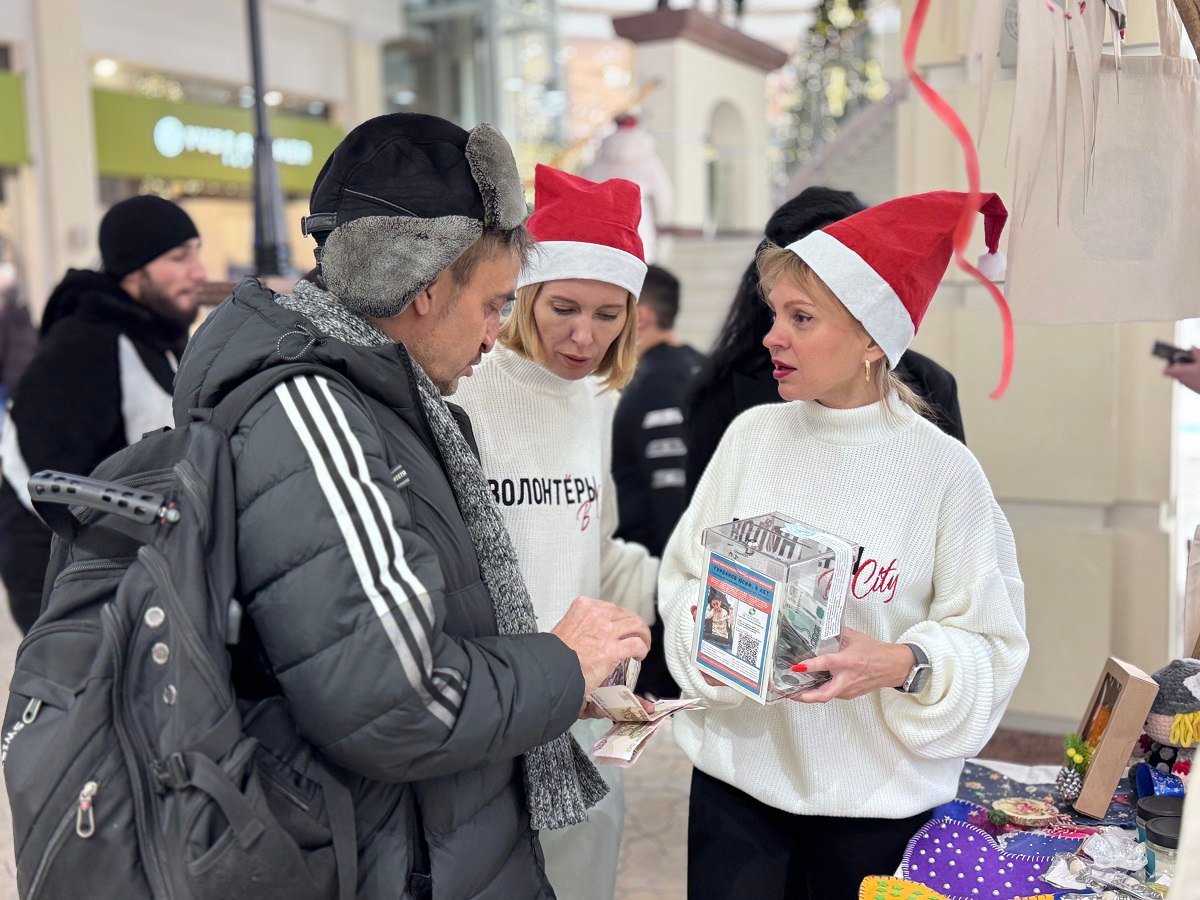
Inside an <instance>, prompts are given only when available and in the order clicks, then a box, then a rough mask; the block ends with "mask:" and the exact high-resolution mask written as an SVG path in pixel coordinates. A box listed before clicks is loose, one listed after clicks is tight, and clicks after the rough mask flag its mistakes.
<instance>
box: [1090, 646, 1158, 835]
mask: <svg viewBox="0 0 1200 900" xmlns="http://www.w3.org/2000/svg"><path fill="white" fill-rule="evenodd" d="M1157 696H1158V683H1157V682H1156V681H1155V680H1154V679H1153V678H1151V677H1150V676H1149V675H1147V674H1146V673H1145V672H1143V671H1142V670H1141V669H1139V668H1138V667H1137V666H1134V665H1130V664H1129V663H1127V662H1125V661H1124V660H1120V659H1117V658H1116V657H1115V656H1110V657H1109V658H1108V661H1107V662H1105V664H1104V669H1103V671H1101V673H1100V678H1099V679H1098V680H1097V682H1096V688H1095V690H1094V691H1092V699H1091V702H1090V703H1088V706H1087V710H1086V711H1085V713H1084V716H1083V721H1082V723H1081V724H1080V726H1079V733H1080V734H1081V735H1083V740H1084V742H1085V743H1086V744H1087V745H1088V746H1089V747H1091V748H1092V762H1091V764H1090V765H1089V766H1088V770H1087V775H1085V776H1084V778H1083V789H1082V790H1081V791H1080V793H1079V799H1078V800H1076V801H1075V803H1074V806H1075V809H1076V810H1077V811H1079V812H1081V813H1083V814H1084V815H1085V816H1091V817H1092V818H1094V819H1102V818H1104V816H1105V814H1106V813H1107V812H1108V807H1109V804H1111V803H1112V798H1113V792H1114V791H1116V789H1117V783H1118V782H1119V781H1120V780H1121V776H1122V775H1123V774H1124V773H1125V770H1126V768H1127V767H1128V766H1129V757H1130V756H1131V755H1132V753H1133V748H1134V746H1135V745H1136V744H1137V742H1138V738H1139V737H1141V735H1142V728H1143V726H1144V725H1145V723H1146V716H1148V715H1149V714H1150V707H1151V706H1152V705H1153V704H1154V698H1155V697H1157Z"/></svg>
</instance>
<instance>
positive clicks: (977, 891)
mask: <svg viewBox="0 0 1200 900" xmlns="http://www.w3.org/2000/svg"><path fill="white" fill-rule="evenodd" d="M1051 862H1052V860H1051V859H1050V857H1047V856H1021V855H1017V854H1013V853H1006V852H1005V851H1003V850H1001V849H1000V847H999V846H997V844H996V842H995V841H993V840H992V838H991V835H989V834H988V833H987V832H986V831H984V830H982V829H980V828H977V827H975V826H974V825H968V824H967V823H965V822H956V821H953V820H950V819H934V820H933V821H932V822H929V823H928V824H927V825H925V827H923V828H922V829H921V830H920V831H918V832H917V833H916V834H915V835H914V836H913V838H912V840H911V841H909V843H908V850H907V851H906V852H905V854H904V862H903V863H902V865H901V868H900V874H901V875H902V876H904V877H905V878H907V879H909V880H910V881H916V882H919V883H920V884H923V885H925V886H926V887H929V888H932V889H933V890H935V891H940V892H941V893H943V894H945V895H946V896H947V897H948V898H950V900H1015V898H1017V897H1028V896H1030V895H1033V894H1041V893H1047V892H1049V891H1050V890H1052V888H1050V887H1049V885H1047V884H1046V883H1045V882H1044V881H1042V875H1043V874H1044V873H1045V872H1046V871H1047V870H1048V869H1049V868H1050V863H1051Z"/></svg>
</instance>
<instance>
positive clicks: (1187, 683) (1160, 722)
mask: <svg viewBox="0 0 1200 900" xmlns="http://www.w3.org/2000/svg"><path fill="white" fill-rule="evenodd" d="M1153 678H1154V680H1155V681H1157V682H1158V696H1157V697H1156V698H1155V699H1154V705H1153V706H1152V707H1150V715H1149V716H1147V718H1146V734H1148V735H1150V737H1152V738H1153V739H1154V740H1156V741H1158V742H1159V743H1160V744H1169V745H1170V746H1172V747H1195V746H1197V745H1200V660H1197V659H1176V660H1172V661H1171V662H1170V663H1168V664H1167V665H1165V666H1164V667H1163V668H1161V669H1159V670H1158V671H1157V672H1155V673H1154V675H1153Z"/></svg>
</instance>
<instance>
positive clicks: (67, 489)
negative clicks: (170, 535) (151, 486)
mask: <svg viewBox="0 0 1200 900" xmlns="http://www.w3.org/2000/svg"><path fill="white" fill-rule="evenodd" d="M29 496H30V498H31V499H32V500H33V502H34V503H60V504H63V505H64V506H84V507H87V508H88V509H95V510H99V511H100V512H104V513H109V514H111V515H117V516H121V517H122V518H126V519H131V520H133V521H134V522H138V523H140V524H142V525H153V524H154V523H155V522H157V521H158V518H159V516H160V515H161V514H162V509H163V504H164V502H165V500H164V498H163V496H162V494H155V493H153V492H151V491H143V490H139V489H138V488H131V487H129V486H128V485H125V484H117V483H116V482H113V481H100V480H99V479H96V478H85V477H84V476H82V475H71V474H70V473H68V472H56V471H54V470H52V469H47V470H45V471H44V472H38V473H37V474H36V475H34V476H33V477H32V478H30V479H29Z"/></svg>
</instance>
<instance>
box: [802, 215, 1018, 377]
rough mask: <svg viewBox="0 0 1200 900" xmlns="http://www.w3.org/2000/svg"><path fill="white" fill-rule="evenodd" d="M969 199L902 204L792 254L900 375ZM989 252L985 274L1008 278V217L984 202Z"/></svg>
mask: <svg viewBox="0 0 1200 900" xmlns="http://www.w3.org/2000/svg"><path fill="white" fill-rule="evenodd" d="M968 199H969V197H968V195H967V194H965V193H960V192H958V191H932V192H930V193H928V194H915V195H913V196H911V197H898V198H897V199H895V200H889V201H888V202H886V203H881V204H879V205H878V206H873V207H871V208H870V209H867V210H864V211H863V212H860V213H856V214H855V215H853V216H849V217H848V218H845V219H842V220H840V221H838V222H834V223H833V224H831V225H827V226H826V227H824V228H822V229H821V230H820V231H814V232H812V233H811V234H809V235H807V236H805V237H803V238H801V239H800V240H798V241H796V242H795V243H794V244H789V245H788V248H787V249H789V250H791V251H792V252H793V253H795V254H796V255H797V256H799V257H800V258H801V259H803V260H804V261H805V262H806V263H807V264H808V265H809V267H810V268H811V269H812V270H813V271H814V272H816V273H817V275H819V276H820V278H821V280H822V281H824V282H825V284H827V285H828V286H829V289H830V290H831V291H833V292H834V293H835V294H836V295H837V297H838V299H839V300H841V301H842V303H843V304H844V305H845V307H846V308H847V309H848V310H850V313H851V315H853V316H854V317H855V318H856V319H858V321H860V322H862V324H863V327H864V328H865V329H866V330H867V333H868V334H869V335H871V337H872V338H874V340H875V343H877V344H878V345H879V346H880V348H881V349H882V350H883V352H884V353H885V354H886V355H887V360H888V365H889V366H890V367H892V368H895V366H896V363H898V362H899V361H900V357H901V356H903V355H904V351H905V350H907V349H908V345H909V344H911V343H912V339H913V337H914V336H915V335H916V333H917V329H918V328H920V327H921V320H922V319H923V318H924V317H925V310H926V309H928V308H929V301H930V300H932V299H933V294H934V291H936V290H937V287H938V284H940V283H941V280H942V276H943V275H945V274H946V268H947V267H948V266H949V265H950V257H951V254H952V253H953V252H954V231H955V229H956V228H957V227H958V224H959V220H960V219H961V218H962V216H963V208H964V206H965V205H966V203H967V200H968ZM979 204H980V205H979V211H980V212H982V213H983V218H984V223H983V233H984V241H985V242H986V244H987V249H988V253H987V254H986V255H985V256H984V257H982V258H981V259H980V265H979V268H980V269H981V270H983V271H984V273H985V274H986V275H988V276H989V277H993V278H995V277H998V276H999V275H1000V274H1001V273H1003V271H1004V259H1003V254H1002V253H1000V252H999V247H1000V233H1001V232H1002V231H1003V230H1004V223H1005V220H1007V218H1008V210H1007V209H1005V208H1004V203H1003V201H1001V199H1000V198H999V197H998V196H996V195H995V194H980V195H979Z"/></svg>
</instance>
